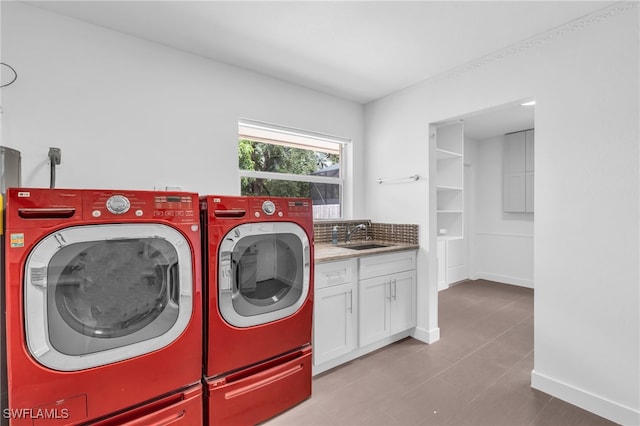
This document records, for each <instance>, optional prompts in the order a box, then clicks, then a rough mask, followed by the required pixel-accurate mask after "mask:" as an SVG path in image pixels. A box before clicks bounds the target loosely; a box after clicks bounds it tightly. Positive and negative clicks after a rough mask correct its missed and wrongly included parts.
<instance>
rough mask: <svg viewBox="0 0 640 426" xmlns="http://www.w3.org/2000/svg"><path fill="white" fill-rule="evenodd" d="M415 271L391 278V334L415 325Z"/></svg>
mask: <svg viewBox="0 0 640 426" xmlns="http://www.w3.org/2000/svg"><path fill="white" fill-rule="evenodd" d="M415 294H416V271H407V272H402V273H399V274H396V275H394V276H393V277H391V308H390V315H391V334H395V333H399V332H401V331H405V330H408V329H410V328H412V327H415V325H416V296H415Z"/></svg>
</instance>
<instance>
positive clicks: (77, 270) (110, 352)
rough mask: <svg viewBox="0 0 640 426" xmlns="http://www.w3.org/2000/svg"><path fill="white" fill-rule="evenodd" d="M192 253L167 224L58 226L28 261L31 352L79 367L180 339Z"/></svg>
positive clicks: (45, 360) (51, 362)
mask: <svg viewBox="0 0 640 426" xmlns="http://www.w3.org/2000/svg"><path fill="white" fill-rule="evenodd" d="M192 269H193V268H192V251H191V247H190V244H189V242H188V241H187V240H186V238H185V237H184V236H183V235H182V234H181V233H180V232H178V231H177V230H175V229H173V228H171V227H169V226H166V225H162V224H121V225H89V226H82V227H71V228H65V229H62V230H58V231H56V232H54V233H52V234H50V235H48V236H46V237H45V238H44V239H42V240H41V241H40V242H39V243H38V244H37V245H36V246H35V247H34V249H33V250H32V251H31V253H30V254H29V257H28V259H27V263H26V267H25V283H24V292H25V299H24V303H25V323H26V324H25V328H26V335H27V344H28V347H29V351H30V352H31V354H32V355H33V356H34V357H35V358H36V359H37V360H38V361H39V362H40V363H42V364H44V365H46V366H47V367H50V368H53V369H56V370H63V371H73V370H82V369H86V368H90V367H96V366H100V365H105V364H109V363H113V362H116V361H120V360H124V359H128V358H131V357H135V356H138V355H142V354H145V353H148V352H151V351H154V350H157V349H160V348H162V347H164V346H166V345H168V344H170V343H171V342H173V341H174V340H175V339H176V338H178V336H179V335H180V334H181V333H182V331H184V329H185V328H186V327H187V325H188V324H189V321H190V319H191V311H192V305H193V299H192V298H193V294H192V289H193V276H192V275H193V272H192Z"/></svg>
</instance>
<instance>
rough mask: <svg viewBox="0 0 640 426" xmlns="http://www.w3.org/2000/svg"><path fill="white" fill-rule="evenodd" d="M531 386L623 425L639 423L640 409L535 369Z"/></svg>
mask: <svg viewBox="0 0 640 426" xmlns="http://www.w3.org/2000/svg"><path fill="white" fill-rule="evenodd" d="M531 387H532V388H534V389H537V390H539V391H542V392H544V393H547V394H549V395H551V396H553V397H555V398H558V399H561V400H563V401H566V402H568V403H570V404H573V405H576V406H578V407H580V408H582V409H585V410H587V411H589V412H592V413H594V414H597V415H599V416H601V417H604V418H605V419H609V420H611V421H612V422H615V423H618V424H621V425H629V426H630V425H639V424H640V411H638V410H637V409H633V408H630V407H626V406H624V405H620V404H618V403H616V402H613V401H609V400H607V399H604V398H602V397H600V396H598V395H595V394H592V393H590V392H587V391H585V390H582V389H578V388H576V387H574V386H571V385H569V384H567V383H562V382H559V381H557V380H555V379H552V378H551V377H547V376H545V375H543V374H540V373H538V372H536V371H535V370H533V371H532V372H531Z"/></svg>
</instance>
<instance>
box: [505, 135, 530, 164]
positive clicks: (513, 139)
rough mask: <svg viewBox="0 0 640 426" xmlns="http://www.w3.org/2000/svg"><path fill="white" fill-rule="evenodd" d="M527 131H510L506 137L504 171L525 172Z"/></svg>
mask: <svg viewBox="0 0 640 426" xmlns="http://www.w3.org/2000/svg"><path fill="white" fill-rule="evenodd" d="M525 133H526V132H518V133H510V134H508V135H506V137H505V145H504V171H505V173H517V172H524V170H525V151H526V137H525Z"/></svg>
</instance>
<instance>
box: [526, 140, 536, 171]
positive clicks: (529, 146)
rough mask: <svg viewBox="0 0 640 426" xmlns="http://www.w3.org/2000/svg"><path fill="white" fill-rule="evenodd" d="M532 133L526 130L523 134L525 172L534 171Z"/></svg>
mask: <svg viewBox="0 0 640 426" xmlns="http://www.w3.org/2000/svg"><path fill="white" fill-rule="evenodd" d="M533 132H534V131H533V130H527V131H526V132H525V148H524V150H525V170H526V171H527V172H533V171H534V141H533V139H534V133H533Z"/></svg>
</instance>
